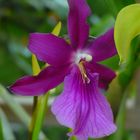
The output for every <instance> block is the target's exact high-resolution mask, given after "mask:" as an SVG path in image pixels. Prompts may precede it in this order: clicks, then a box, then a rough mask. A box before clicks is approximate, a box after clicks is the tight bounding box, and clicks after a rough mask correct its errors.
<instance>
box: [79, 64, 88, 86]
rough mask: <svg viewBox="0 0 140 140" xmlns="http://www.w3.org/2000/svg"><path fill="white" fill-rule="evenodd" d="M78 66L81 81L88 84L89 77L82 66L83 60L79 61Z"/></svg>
mask: <svg viewBox="0 0 140 140" xmlns="http://www.w3.org/2000/svg"><path fill="white" fill-rule="evenodd" d="M78 66H79V69H80V72H81V75H82V79H83V83H87V84H89V83H90V79H89V78H88V76H87V73H86V69H85V67H84V61H81V62H79V64H78Z"/></svg>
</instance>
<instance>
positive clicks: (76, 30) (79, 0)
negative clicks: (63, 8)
mask: <svg viewBox="0 0 140 140" xmlns="http://www.w3.org/2000/svg"><path fill="white" fill-rule="evenodd" d="M68 3H69V15H68V33H69V37H70V40H71V44H72V46H73V47H74V48H81V47H84V45H85V43H86V41H87V39H88V36H89V25H88V24H87V21H86V20H87V17H88V16H89V15H90V9H89V6H88V5H87V3H86V0H68Z"/></svg>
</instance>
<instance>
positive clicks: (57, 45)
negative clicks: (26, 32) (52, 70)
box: [29, 33, 72, 66]
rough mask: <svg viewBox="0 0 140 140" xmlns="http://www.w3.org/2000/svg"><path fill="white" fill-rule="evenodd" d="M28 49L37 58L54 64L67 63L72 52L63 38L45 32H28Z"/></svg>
mask: <svg viewBox="0 0 140 140" xmlns="http://www.w3.org/2000/svg"><path fill="white" fill-rule="evenodd" d="M29 49H30V51H31V52H32V53H34V54H35V55H36V56H37V58H38V59H39V60H41V61H45V62H47V63H49V64H51V65H54V66H60V65H64V64H66V63H69V62H70V58H71V57H70V56H71V53H72V48H71V47H70V46H69V44H68V43H67V42H66V41H65V40H64V39H62V38H59V37H56V36H54V35H52V34H45V33H32V34H30V38H29Z"/></svg>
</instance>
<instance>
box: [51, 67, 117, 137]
mask: <svg viewBox="0 0 140 140" xmlns="http://www.w3.org/2000/svg"><path fill="white" fill-rule="evenodd" d="M88 77H89V78H90V83H88V84H87V83H86V84H85V83H83V80H82V77H81V74H80V72H79V70H78V69H75V70H74V71H72V72H71V74H70V75H68V76H67V77H66V78H65V81H64V91H63V92H62V94H60V95H59V96H58V97H57V98H56V100H55V101H54V103H53V106H52V112H53V113H54V115H56V118H57V120H58V121H59V122H60V123H61V124H62V125H65V126H67V127H70V128H72V129H73V132H72V133H70V134H69V135H70V136H71V135H76V136H77V137H78V138H79V140H87V139H88V137H91V138H99V137H103V136H106V135H110V134H111V133H113V132H114V131H115V130H116V126H115V125H114V123H113V114H112V111H111V108H110V105H109V103H108V102H107V100H106V98H105V96H104V95H103V94H102V93H100V91H99V89H98V74H97V73H94V74H91V73H89V74H88Z"/></svg>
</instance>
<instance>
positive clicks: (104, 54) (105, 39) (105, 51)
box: [88, 29, 117, 62]
mask: <svg viewBox="0 0 140 140" xmlns="http://www.w3.org/2000/svg"><path fill="white" fill-rule="evenodd" d="M88 47H89V50H88V51H89V53H90V54H91V55H92V57H93V59H94V61H96V62H99V61H102V60H105V59H107V58H109V57H112V56H114V55H116V54H117V50H116V47H115V42H114V29H110V30H109V31H108V32H106V33H105V34H103V35H101V36H99V37H98V38H97V39H95V40H93V41H92V42H91V43H90V44H89V46H88Z"/></svg>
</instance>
